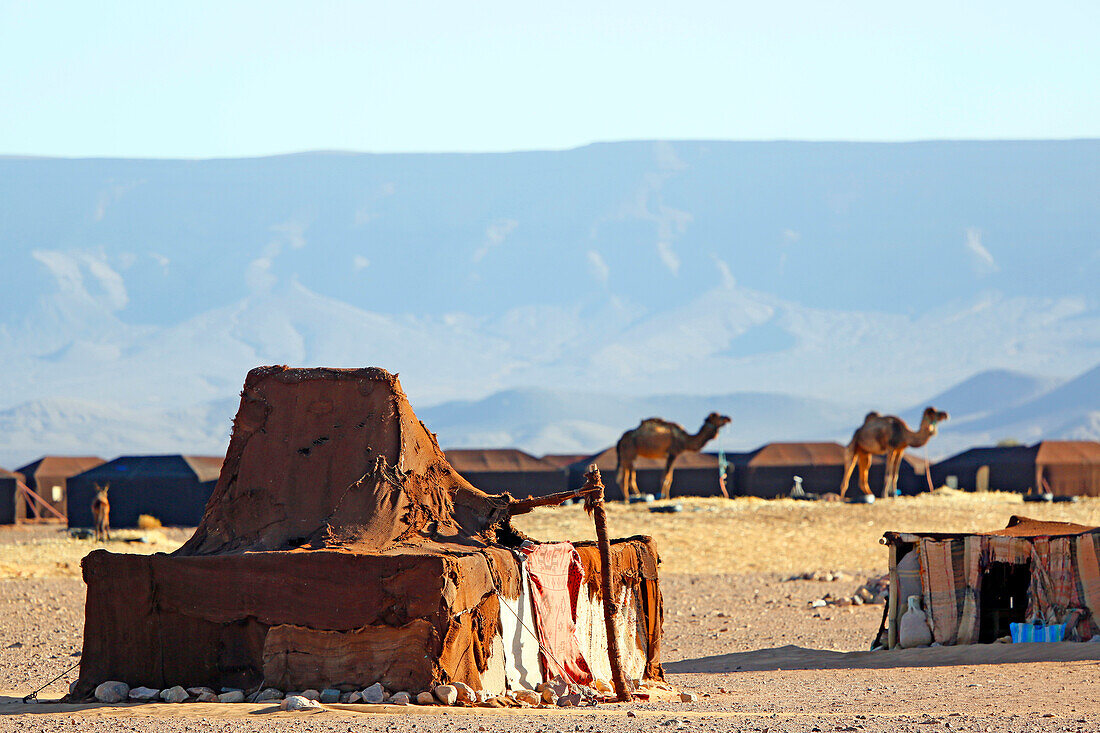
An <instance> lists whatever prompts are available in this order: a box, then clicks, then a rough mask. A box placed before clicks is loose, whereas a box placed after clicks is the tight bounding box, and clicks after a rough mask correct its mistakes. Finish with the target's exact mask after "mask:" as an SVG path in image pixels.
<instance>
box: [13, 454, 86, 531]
mask: <svg viewBox="0 0 1100 733" xmlns="http://www.w3.org/2000/svg"><path fill="white" fill-rule="evenodd" d="M105 462H106V461H104V460H103V459H102V458H100V457H99V456H42V457H41V458H39V459H38V460H37V461H34V462H32V463H28V464H27V465H25V466H21V467H20V468H19V469H18V470H19V473H21V474H23V476H24V481H25V482H26V484H27V488H29V489H30V490H31V491H33V492H34V493H35V494H37V495H38V496H39V497H41V499H42V501H44V502H46V503H47V504H49V505H50V506H51V507H53V509H54V510H55V511H56V512H58V513H59V514H60V515H61V516H62V517H64V516H65V515H66V511H67V506H68V501H67V500H66V496H67V495H68V482H69V478H70V477H72V476H75V475H77V474H78V473H84V472H85V471H87V470H89V469H92V468H95V467H96V466H102V465H103V464H104V463H105ZM15 511H16V521H20V520H23V519H26V518H28V517H34V516H35V511H34V506H31V505H30V502H29V501H27V502H22V503H19V504H17V505H16V508H15ZM37 514H38V515H39V516H40V517H42V518H46V519H49V518H52V517H53V516H54V515H53V514H52V513H51V512H50V511H49V510H47V509H43V508H39V510H38V512H37Z"/></svg>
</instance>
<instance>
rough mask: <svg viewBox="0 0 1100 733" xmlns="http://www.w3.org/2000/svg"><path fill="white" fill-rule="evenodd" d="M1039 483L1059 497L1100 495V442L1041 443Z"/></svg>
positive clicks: (1037, 461)
mask: <svg viewBox="0 0 1100 733" xmlns="http://www.w3.org/2000/svg"><path fill="white" fill-rule="evenodd" d="M1035 485H1036V486H1041V487H1042V488H1043V489H1044V490H1049V491H1050V493H1052V494H1054V495H1055V496H1100V442H1097V441H1094V440H1044V441H1043V442H1041V443H1039V444H1038V448H1037V450H1036V451H1035Z"/></svg>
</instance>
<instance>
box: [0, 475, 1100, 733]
mask: <svg viewBox="0 0 1100 733" xmlns="http://www.w3.org/2000/svg"><path fill="white" fill-rule="evenodd" d="M673 503H679V504H681V505H682V508H683V511H681V512H678V513H652V512H650V511H649V509H650V508H651V506H650V505H640V504H636V505H632V506H625V505H622V504H617V503H615V504H612V505H610V509H609V524H610V526H611V530H612V533H613V534H614V535H617V536H629V535H634V534H648V535H651V536H653V537H654V538H655V540H656V541H657V545H658V549H659V551H660V553H661V558H662V564H661V582H662V589H663V593H664V600H665V637H664V642H663V648H662V652H663V661H664V664H665V670H666V673H667V678H668V681H669V682H670V683H672V684H673V685H674V686H675V687H676V688H678V689H681V690H685V691H692V692H695V693H697V694H698V695H699V699H698V701H696V702H690V703H679V702H672V701H665V702H650V703H637V704H633V705H604V706H600V707H599V708H596V709H579V710H569V711H560V710H553V711H532V710H505V711H486V710H484V709H457V708H432V709H426V708H400V709H398V708H395V707H393V706H365V705H360V706H340V707H339V708H338V709H336V708H333V709H326V710H323V711H319V712H313V713H284V712H278V710H277V708H275V707H273V706H272V705H270V704H255V705H248V704H236V705H221V704H198V703H195V704H185V705H170V704H167V703H164V704H146V705H136V704H135V705H115V706H104V705H66V706H62V705H55V704H47V703H42V704H37V705H25V704H23V703H22V702H21V700H20V698H21V697H22V696H23V695H25V694H27V693H28V692H30V691H32V690H34V689H35V688H37V687H39V686H40V685H42V684H43V683H45V682H47V681H48V680H50V679H51V678H53V677H55V676H57V675H61V679H60V680H58V681H57V682H55V683H53V684H51V685H49V686H48V687H46V688H45V689H44V690H43V691H42V692H41V693H40V694H39V696H40V697H41V698H42V699H44V700H48V699H50V698H58V697H60V696H61V695H62V694H64V692H65V691H66V689H67V684H68V682H69V681H70V680H72V679H75V676H76V670H72V671H70V672H68V673H65V672H66V670H67V669H68V668H69V667H70V666H72V665H74V664H75V663H77V662H78V661H79V651H80V647H81V633H82V625H83V593H84V588H83V584H82V582H81V580H80V558H81V557H83V555H85V554H86V553H87V552H88V551H90V550H91V549H93V548H94V547H96V546H99V545H96V544H95V543H93V542H91V541H89V540H75V539H70V538H69V537H68V536H67V534H66V533H65V532H64V530H63V529H61V528H58V527H55V526H36V527H5V528H0V691H2V692H0V730H26V731H32V730H35V731H37V730H45V731H58V730H74V729H77V730H84V729H89V730H97V729H102V730H111V731H142V732H143V733H144V732H149V733H154V732H155V733H174V732H175V731H191V730H196V731H207V730H209V731H229V730H233V731H236V730H245V731H252V730H257V731H260V730H263V731H268V730H272V731H274V730H290V729H293V730H302V731H340V732H341V733H343V732H345V731H347V732H350V731H360V730H363V731H418V732H423V733H433V732H434V731H444V730H446V731H451V730H453V731H464V732H465V731H470V732H472V731H508V732H509V733H520V732H521V731H543V732H545V733H550V732H551V731H604V730H615V731H640V730H658V731H661V730H669V731H677V730H691V731H719V730H721V731H726V730H731V731H732V730H737V731H754V732H758V733H764V732H768V733H772V732H778V731H800V732H801V731H806V732H811V731H867V732H870V731H913V732H918V731H919V732H921V733H923V732H925V731H935V730H971V731H1095V730H1100V683H1098V682H1097V680H1098V679H1100V674H1098V673H1100V644H1078V645H1057V646H1058V649H1057V650H1054V649H1051V648H1049V647H1050V646H1053V645H1021V646H1015V647H1013V646H1011V645H989V646H983V647H968V648H961V647H955V648H940V649H913V650H905V651H895V652H884V651H879V652H869V651H868V650H869V648H870V643H871V640H872V637H873V636H874V633H875V631H876V629H877V628H878V625H879V622H880V619H881V617H882V605H881V604H876V603H871V604H865V605H858V606H857V605H851V606H826V607H824V608H813V607H812V606H811V602H812V601H814V600H816V599H820V598H823V597H825V596H826V595H827V594H831V595H832V596H833V597H847V596H851V595H852V594H853V593H854V592H855V591H856V590H857V589H858V588H859V587H860V586H861V585H862V584H863V583H865V582H866V581H867V580H868V579H869V578H872V577H876V576H879V575H881V574H882V573H884V572H885V569H886V551H885V549H884V548H883V547H882V546H881V545H880V544H878V539H879V538H880V537H881V536H882V534H883V532H885V531H888V530H910V531H921V530H938V531H965V530H984V529H993V528H998V527H1003V526H1004V525H1005V524H1006V523H1007V521H1008V518H1009V517H1010V516H1011V515H1013V514H1023V515H1026V516H1031V517H1036V518H1042V519H1059V520H1066V521H1074V522H1079V523H1082V524H1091V525H1098V524H1100V499H1085V500H1082V501H1080V502H1078V503H1076V504H1025V503H1023V501H1022V500H1021V498H1020V497H1019V496H1014V495H1008V494H999V493H989V494H979V495H970V494H960V493H958V492H950V491H939V492H936V493H935V494H931V495H929V494H926V495H922V496H919V497H913V498H900V499H895V500H889V501H881V500H880V501H879V502H877V503H875V504H873V505H852V504H839V503H828V502H797V501H790V500H776V501H761V500H755V499H735V500H732V501H726V500H718V499H685V500H680V501H674V502H673ZM516 524H517V526H518V527H519V528H520V529H521V530H522V531H523V532H525V533H527V534H528V535H530V536H532V537H535V538H538V539H545V540H557V539H573V540H579V539H591V538H592V537H593V530H592V525H591V520H590V519H589V518H588V517H587V516H586V515H585V514H584V513H583V511H582V510H581V508H580V507H579V506H567V507H560V508H556V509H541V510H537V511H535V512H533V513H532V514H529V515H525V516H522V517H519V518H517V521H516ZM189 534H190V531H189V530H185V529H175V528H172V529H161V530H153V531H151V532H147V533H143V532H138V531H131V532H125V533H118V535H117V538H116V539H114V540H112V542H110V543H109V545H108V546H109V549H111V550H113V551H117V552H170V551H171V550H173V549H175V548H176V547H178V546H179V545H180V544H181V543H182V542H183V541H184V540H185V539H186V538H187V537H188V536H189ZM812 573H817V576H818V577H819V578H822V579H820V580H806V579H794V580H792V579H791V578H793V577H795V576H801V575H803V574H812ZM830 577H832V580H828V578H830ZM1066 647H1072V648H1070V649H1068V650H1067V649H1066ZM1037 660H1046V661H1037ZM1055 660H1056V661H1055ZM63 673H65V674H63Z"/></svg>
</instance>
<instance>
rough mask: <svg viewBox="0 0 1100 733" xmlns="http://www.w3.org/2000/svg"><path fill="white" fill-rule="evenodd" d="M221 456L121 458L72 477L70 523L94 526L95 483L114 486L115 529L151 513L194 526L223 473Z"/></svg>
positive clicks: (170, 522)
mask: <svg viewBox="0 0 1100 733" xmlns="http://www.w3.org/2000/svg"><path fill="white" fill-rule="evenodd" d="M221 464H222V458H221V456H181V455H169V456H121V457H119V458H116V459H114V460H113V461H110V462H108V463H104V464H103V465H101V466H96V467H95V468H93V469H90V470H88V471H85V472H84V473H80V474H77V475H76V476H73V477H72V478H70V479H69V481H68V491H69V526H70V527H91V526H92V525H93V520H92V498H93V497H94V496H95V493H96V488H95V487H96V485H100V486H103V485H105V484H110V487H111V488H110V490H109V492H108V494H107V497H108V500H109V501H110V503H111V526H112V527H119V528H121V527H136V526H137V520H138V516H139V515H141V514H149V515H152V516H154V517H156V518H157V519H159V520H160V521H161V522H162V523H164V524H165V525H169V526H176V527H194V526H195V525H197V524H198V523H199V520H200V519H202V514H203V510H204V509H205V508H206V501H207V499H209V498H210V494H211V493H212V492H213V491H214V485H215V484H216V483H217V481H218V475H219V474H220V473H221Z"/></svg>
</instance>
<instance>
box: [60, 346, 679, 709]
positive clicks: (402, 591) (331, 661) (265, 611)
mask: <svg viewBox="0 0 1100 733" xmlns="http://www.w3.org/2000/svg"><path fill="white" fill-rule="evenodd" d="M511 504H512V499H511V497H509V496H508V495H506V494H504V495H492V494H486V493H485V492H483V491H481V490H479V489H477V488H475V487H474V486H472V485H470V483H469V482H467V481H466V480H465V479H464V478H462V476H460V475H459V474H458V473H457V472H455V471H454V469H453V468H451V466H450V465H449V464H448V463H447V461H446V459H445V458H444V456H443V453H442V451H440V450H439V447H438V445H437V444H436V441H435V437H434V435H432V434H431V433H430V432H428V430H427V429H426V428H425V427H424V425H423V424H422V423H421V422H420V421H419V420H417V418H416V415H415V414H413V412H412V408H411V407H410V405H409V403H408V400H407V399H406V397H405V395H404V393H403V392H402V391H401V387H400V384H399V383H398V381H397V378H396V377H395V376H394V375H392V374H389V373H388V372H385V371H383V370H381V369H355V370H338V369H288V368H286V367H261V368H257V369H253V370H252V371H251V372H249V374H248V377H247V379H246V381H245V386H244V390H243V391H242V393H241V403H240V408H239V410H238V412H237V416H236V418H235V419H234V422H233V434H232V438H231V441H230V445H229V450H228V452H227V454H226V458H225V465H224V469H223V470H222V473H221V477H220V479H219V480H218V484H217V488H216V489H215V491H214V494H213V495H212V496H211V498H210V501H209V503H208V505H207V508H206V511H205V513H204V515H203V518H202V521H201V523H200V524H199V526H198V528H197V529H196V531H195V534H194V535H193V536H192V537H191V539H190V540H188V541H187V543H186V544H184V545H183V546H182V547H181V548H180V549H179V550H177V551H176V552H174V553H172V554H171V555H164V554H155V555H116V554H112V553H109V552H107V551H105V550H96V551H93V552H92V553H90V554H89V555H88V556H87V557H86V558H85V559H84V561H83V563H82V566H83V576H84V581H85V583H86V584H87V586H88V599H87V605H86V612H85V633H84V648H83V653H82V656H81V663H80V677H79V680H78V682H77V685H76V687H75V689H74V691H73V692H72V693H71V694H70V696H69V699H71V700H80V699H87V698H88V696H89V695H90V694H91V692H92V690H94V688H95V685H96V684H98V683H100V682H103V681H105V680H109V679H117V680H122V681H125V682H127V683H129V684H131V685H146V686H150V687H155V688H164V687H166V686H171V685H177V684H178V685H183V686H185V687H187V686H197V685H206V686H209V687H213V688H215V689H218V688H220V687H222V686H228V687H240V688H252V687H255V686H258V685H260V684H261V683H266V684H271V685H275V686H277V687H279V688H281V689H284V690H287V689H299V690H300V689H305V688H307V687H312V688H317V689H320V688H322V687H336V688H338V689H343V690H351V689H362V688H363V687H365V686H368V685H370V684H373V683H374V682H381V683H382V684H383V685H384V686H386V687H388V688H389V689H390V690H393V691H396V690H409V691H417V690H424V689H429V688H430V687H431V686H433V685H434V684H437V683H440V682H445V681H461V682H465V683H466V684H469V685H470V686H472V687H474V688H475V689H487V690H491V691H500V690H502V689H504V687H505V686H508V685H514V684H515V683H516V680H517V679H521V678H525V679H530V681H541V679H542V676H543V674H544V671H543V672H539V670H531V669H530V668H529V667H526V666H524V671H525V673H535V674H534V677H531V678H526V677H523V676H522V675H521V676H520V677H516V676H514V675H513V672H514V671H515V670H516V669H517V665H525V662H524V660H525V659H528V658H529V657H530V656H531V654H532V653H533V654H534V655H535V658H537V651H538V650H537V648H536V647H532V644H536V642H535V641H534V640H532V639H530V638H528V637H524V636H523V634H522V633H520V632H517V634H516V635H511V634H509V633H506V629H512V630H513V631H515V630H516V629H517V625H516V624H515V623H510V622H506V621H505V620H506V619H509V618H511V616H509V614H510V613H513V612H515V613H522V612H523V609H524V607H525V601H524V595H523V592H522V590H523V588H525V587H527V583H526V581H525V579H526V578H527V576H528V573H527V571H526V570H525V568H526V567H527V565H526V562H521V557H522V556H523V552H527V551H528V550H531V549H534V550H536V551H537V548H538V547H541V546H542V545H541V544H540V543H534V544H531V545H528V544H525V541H526V540H527V538H525V537H524V536H523V535H521V534H519V533H518V532H517V531H516V530H514V529H513V528H512V526H511V523H510V514H511V510H510V508H511ZM521 548H522V552H521ZM576 552H577V553H578V557H579V563H580V565H581V566H582V567H583V569H584V578H585V585H583V586H582V587H581V588H579V589H578V596H577V603H576V605H575V606H574V613H575V617H574V623H575V625H576V640H577V645H578V647H579V648H580V649H581V651H582V652H583V653H584V654H585V655H586V659H587V658H591V659H592V660H593V661H592V667H593V668H594V669H595V668H597V665H598V662H599V655H600V653H601V649H602V650H603V651H604V652H606V643H607V642H606V634H604V635H603V636H601V634H603V633H604V632H601V631H600V628H601V627H602V623H594V621H593V619H596V618H597V616H596V614H595V613H594V609H597V608H600V607H601V602H600V596H599V594H600V580H601V578H600V573H599V569H598V568H599V567H600V563H599V561H598V559H597V552H596V549H595V548H594V547H592V546H591V545H585V544H584V543H579V544H578V545H577V546H576ZM611 555H612V557H611V559H612V577H611V578H610V579H609V580H610V582H611V588H612V591H611V592H612V593H613V594H614V596H615V600H616V601H617V602H618V604H619V605H618V606H617V611H616V619H617V622H618V630H617V631H618V634H619V637H620V645H621V646H622V648H623V649H624V654H623V656H624V666H626V668H627V670H628V674H632V675H634V676H636V677H640V678H660V677H661V676H662V672H661V667H660V659H659V654H660V635H661V618H662V610H661V609H662V605H661V595H660V586H659V582H658V577H657V563H658V561H659V560H658V557H657V553H656V550H655V548H654V546H653V543H652V541H651V540H650V539H649V538H645V537H633V538H629V539H625V540H617V541H615V542H613V543H612V551H611ZM527 597H528V598H530V597H531V596H527ZM527 605H530V602H529V601H528V602H527ZM599 620H600V621H602V617H599ZM517 650H518V654H517Z"/></svg>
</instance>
